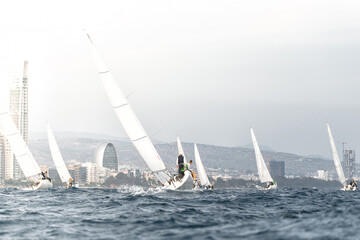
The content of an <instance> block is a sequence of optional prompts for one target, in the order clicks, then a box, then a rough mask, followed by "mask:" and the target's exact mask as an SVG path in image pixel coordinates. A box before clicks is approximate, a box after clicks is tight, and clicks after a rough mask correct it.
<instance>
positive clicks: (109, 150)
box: [95, 142, 119, 171]
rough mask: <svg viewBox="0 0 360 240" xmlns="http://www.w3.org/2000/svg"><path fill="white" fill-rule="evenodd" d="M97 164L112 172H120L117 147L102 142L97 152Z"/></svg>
mask: <svg viewBox="0 0 360 240" xmlns="http://www.w3.org/2000/svg"><path fill="white" fill-rule="evenodd" d="M95 162H96V163H97V164H98V166H99V167H104V168H108V169H110V170H112V169H113V170H116V171H118V170H119V164H118V159H117V154H116V150H115V147H114V145H113V144H112V143H106V142H102V143H100V144H99V145H98V147H97V148H96V152H95Z"/></svg>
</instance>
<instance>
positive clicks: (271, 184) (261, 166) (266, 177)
mask: <svg viewBox="0 0 360 240" xmlns="http://www.w3.org/2000/svg"><path fill="white" fill-rule="evenodd" d="M250 133H251V139H252V142H253V145H254V150H255V159H256V166H257V169H258V174H259V178H260V182H262V183H265V182H266V183H267V186H266V187H265V188H261V189H262V190H272V189H277V183H276V182H275V181H274V180H273V179H272V177H271V175H270V173H269V170H268V168H267V167H266V164H265V161H264V158H263V156H262V154H261V151H260V148H259V145H258V143H257V141H256V138H255V134H254V130H253V129H252V128H250Z"/></svg>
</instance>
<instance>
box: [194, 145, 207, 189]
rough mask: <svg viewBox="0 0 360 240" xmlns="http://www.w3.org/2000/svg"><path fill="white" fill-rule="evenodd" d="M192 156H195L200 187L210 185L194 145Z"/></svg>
mask: <svg viewBox="0 0 360 240" xmlns="http://www.w3.org/2000/svg"><path fill="white" fill-rule="evenodd" d="M194 154H195V162H196V169H197V170H198V174H199V178H200V183H201V185H202V186H209V185H211V184H210V181H209V178H208V176H207V174H206V172H205V168H204V165H203V163H202V161H201V158H200V154H199V150H198V148H197V145H196V143H195V144H194Z"/></svg>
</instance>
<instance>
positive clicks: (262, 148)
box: [239, 143, 276, 152]
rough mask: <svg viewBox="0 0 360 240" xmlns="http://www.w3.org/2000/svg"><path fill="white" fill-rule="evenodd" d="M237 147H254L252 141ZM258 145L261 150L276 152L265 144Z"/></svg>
mask: <svg viewBox="0 0 360 240" xmlns="http://www.w3.org/2000/svg"><path fill="white" fill-rule="evenodd" d="M239 147H243V148H250V149H254V145H253V144H252V143H249V144H246V145H243V146H239ZM259 147H260V150H261V151H268V152H276V151H275V150H274V149H272V148H270V147H269V146H266V145H259Z"/></svg>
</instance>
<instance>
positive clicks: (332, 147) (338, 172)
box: [326, 123, 346, 186]
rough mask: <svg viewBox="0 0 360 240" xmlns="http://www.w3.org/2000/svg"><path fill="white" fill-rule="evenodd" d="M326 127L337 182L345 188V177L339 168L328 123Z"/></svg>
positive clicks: (338, 159)
mask: <svg viewBox="0 0 360 240" xmlns="http://www.w3.org/2000/svg"><path fill="white" fill-rule="evenodd" d="M326 126H327V130H328V135H329V141H330V146H331V151H332V155H333V160H334V165H335V169H336V173H337V175H338V177H339V181H340V182H341V184H343V185H344V186H345V185H346V178H345V175H344V171H343V168H342V166H341V162H340V158H339V154H338V152H337V150H336V145H335V142H334V138H333V136H332V133H331V130H330V126H329V123H326Z"/></svg>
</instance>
